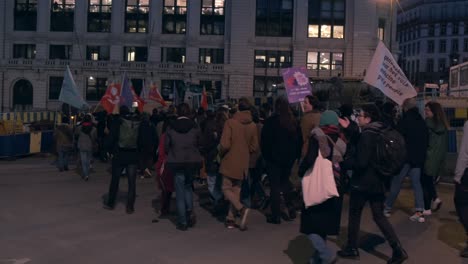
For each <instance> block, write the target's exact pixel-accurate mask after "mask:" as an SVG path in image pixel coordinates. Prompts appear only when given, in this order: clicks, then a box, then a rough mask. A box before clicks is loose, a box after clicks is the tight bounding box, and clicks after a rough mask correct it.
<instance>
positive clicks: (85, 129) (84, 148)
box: [76, 114, 97, 181]
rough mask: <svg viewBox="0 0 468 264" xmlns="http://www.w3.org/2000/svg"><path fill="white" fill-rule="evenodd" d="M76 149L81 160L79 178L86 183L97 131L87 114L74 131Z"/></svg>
mask: <svg viewBox="0 0 468 264" xmlns="http://www.w3.org/2000/svg"><path fill="white" fill-rule="evenodd" d="M76 135H77V147H78V150H79V151H80V158H81V169H82V175H81V177H82V178H83V179H84V180H85V181H88V179H89V170H90V165H91V159H92V157H93V149H94V146H95V145H96V140H97V131H96V128H94V126H93V123H92V119H91V115H90V114H87V115H85V116H84V118H83V122H81V124H80V125H79V126H78V127H77V129H76Z"/></svg>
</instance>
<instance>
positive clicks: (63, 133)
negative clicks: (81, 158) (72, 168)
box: [54, 123, 73, 172]
mask: <svg viewBox="0 0 468 264" xmlns="http://www.w3.org/2000/svg"><path fill="white" fill-rule="evenodd" d="M54 141H55V147H56V149H57V154H58V166H57V167H58V169H59V171H60V172H62V171H68V159H69V156H70V153H71V152H72V151H73V131H72V128H71V127H70V125H68V124H66V123H65V124H60V125H58V126H57V128H56V129H55V131H54Z"/></svg>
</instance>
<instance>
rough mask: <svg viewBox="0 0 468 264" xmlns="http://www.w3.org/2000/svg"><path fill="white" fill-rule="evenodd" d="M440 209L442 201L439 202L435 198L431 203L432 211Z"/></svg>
mask: <svg viewBox="0 0 468 264" xmlns="http://www.w3.org/2000/svg"><path fill="white" fill-rule="evenodd" d="M441 207H442V200H440V199H439V198H436V199H435V200H434V201H433V202H432V211H434V212H437V211H439V210H440V208H441Z"/></svg>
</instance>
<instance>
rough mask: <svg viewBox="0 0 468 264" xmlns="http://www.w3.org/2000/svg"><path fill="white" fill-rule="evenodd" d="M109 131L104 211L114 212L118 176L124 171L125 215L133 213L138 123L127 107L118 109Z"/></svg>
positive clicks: (118, 181)
mask: <svg viewBox="0 0 468 264" xmlns="http://www.w3.org/2000/svg"><path fill="white" fill-rule="evenodd" d="M110 126H111V129H110V133H109V138H108V141H107V149H109V150H111V152H112V154H113V158H112V179H111V183H110V186H109V194H108V197H107V201H105V202H104V206H103V207H104V209H107V210H114V207H115V202H116V199H117V192H118V190H119V183H120V176H121V173H122V170H123V169H125V171H126V175H127V178H128V195H127V206H126V212H127V214H132V213H133V212H134V211H135V207H134V206H135V197H136V174H137V167H138V157H139V155H138V152H139V151H138V128H139V126H140V121H139V120H138V119H137V117H136V116H135V115H133V114H132V113H130V110H129V108H128V107H127V106H124V105H123V106H121V107H120V117H116V118H115V119H114V120H113V121H112V122H111V124H110Z"/></svg>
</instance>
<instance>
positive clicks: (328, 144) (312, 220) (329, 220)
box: [298, 111, 346, 264]
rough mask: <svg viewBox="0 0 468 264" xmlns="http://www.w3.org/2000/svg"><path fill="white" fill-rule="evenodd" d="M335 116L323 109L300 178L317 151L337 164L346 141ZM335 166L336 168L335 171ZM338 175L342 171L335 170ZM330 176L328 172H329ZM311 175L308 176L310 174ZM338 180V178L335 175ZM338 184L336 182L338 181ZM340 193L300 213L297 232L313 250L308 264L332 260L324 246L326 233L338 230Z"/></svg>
mask: <svg viewBox="0 0 468 264" xmlns="http://www.w3.org/2000/svg"><path fill="white" fill-rule="evenodd" d="M338 124H339V123H338V115H337V114H336V113H335V112H333V111H325V112H323V113H322V115H321V116H320V127H316V128H314V129H313V130H312V132H311V137H310V139H309V148H308V150H307V153H306V155H305V157H304V159H302V162H301V164H300V166H299V172H298V173H299V177H300V178H303V177H304V176H305V173H306V171H307V170H309V169H313V167H314V164H315V160H316V159H317V156H318V151H320V153H321V154H322V156H323V157H324V158H326V159H328V160H330V161H331V162H332V164H339V163H340V162H342V161H343V156H344V154H345V153H346V143H345V142H344V141H343V140H342V139H341V138H340V128H339V127H338ZM337 169H338V167H335V171H336V170H337ZM337 173H338V174H340V173H341V172H340V171H338V172H337ZM330 176H331V175H330ZM309 177H311V176H309ZM338 180H340V178H338ZM338 185H339V184H338ZM342 194H343V193H342V192H341V193H340V196H339V197H332V198H330V199H328V200H326V201H324V202H322V203H320V204H317V205H314V206H311V207H308V208H305V206H304V205H303V208H302V213H301V227H300V232H301V233H303V234H305V235H307V237H308V238H309V240H310V241H311V242H312V244H313V245H314V248H315V250H316V253H315V255H314V256H313V257H312V258H311V260H310V263H313V264H315V263H327V264H328V263H334V262H335V261H336V257H335V256H334V254H333V252H332V250H331V249H330V248H328V247H327V245H326V241H327V236H336V235H338V234H339V231H340V221H341V209H342V206H343V196H342Z"/></svg>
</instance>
